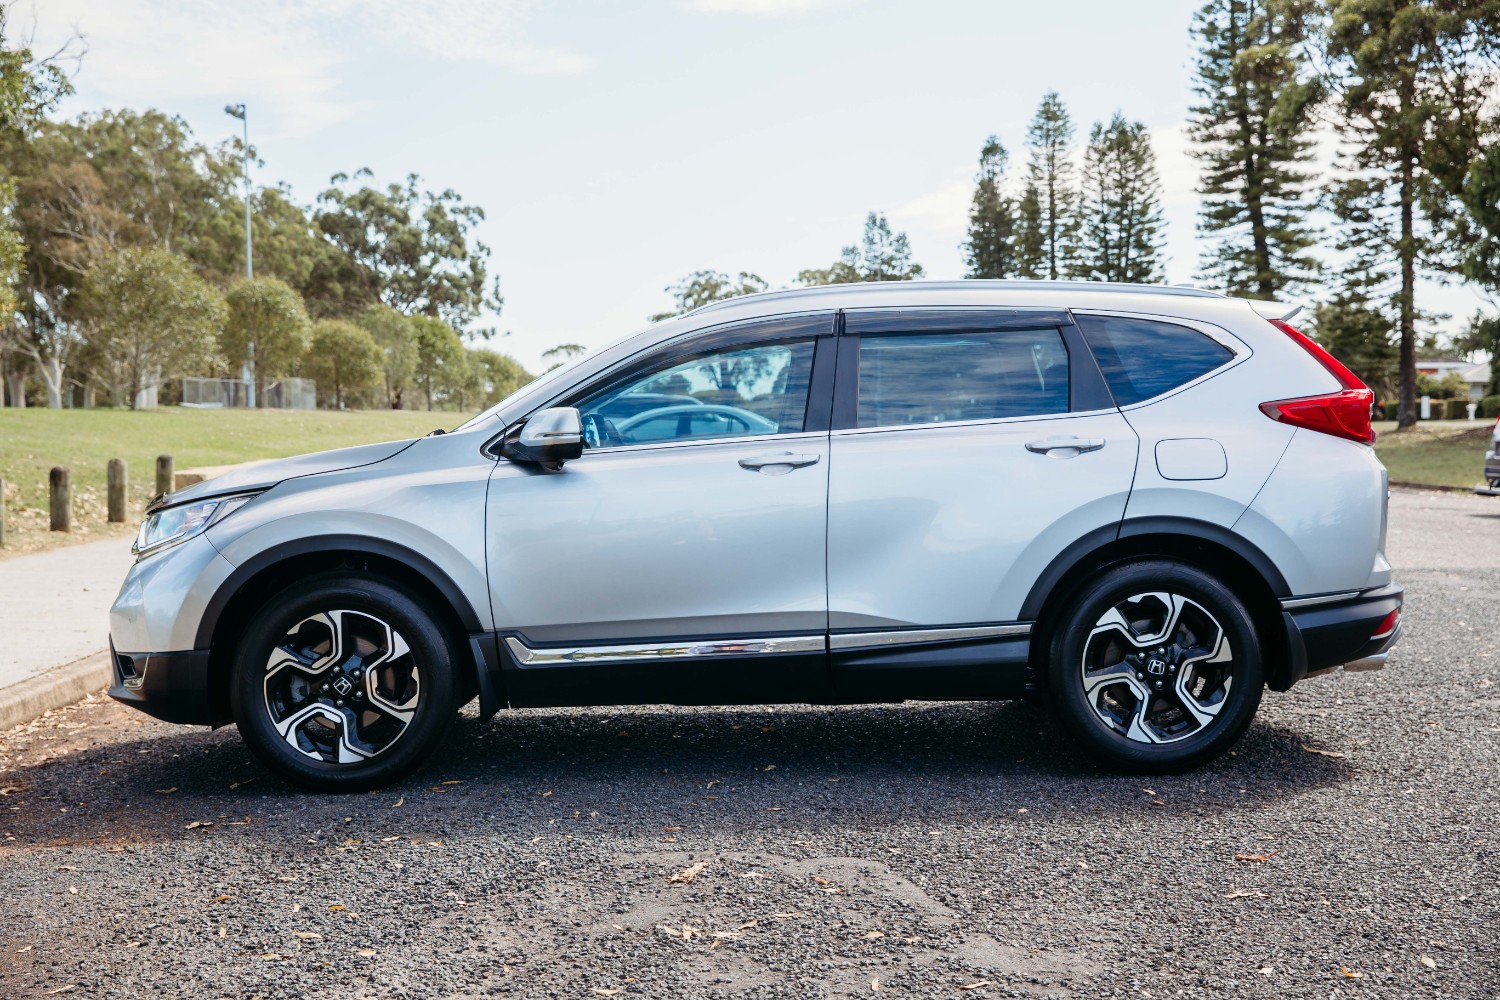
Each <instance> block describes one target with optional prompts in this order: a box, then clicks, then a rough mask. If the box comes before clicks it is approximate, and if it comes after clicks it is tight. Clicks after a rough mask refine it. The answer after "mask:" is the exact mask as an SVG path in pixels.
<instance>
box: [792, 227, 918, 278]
mask: <svg viewBox="0 0 1500 1000" xmlns="http://www.w3.org/2000/svg"><path fill="white" fill-rule="evenodd" d="M921 276H922V265H921V264H916V263H913V262H912V259H911V245H910V243H908V241H907V239H906V234H905V233H892V232H891V224H890V223H889V222H887V221H886V218H885V214H884V213H882V212H871V213H870V214H869V215H868V216H867V217H866V218H865V233H864V239H863V240H862V241H861V243H860V245H859V246H847V247H844V251H843V253H842V254H840V256H839V259H838V260H837V261H835V262H834V263H833V265H832V266H830V267H828V268H825V269H822V270H818V269H814V268H809V269H806V270H803V271H800V272H798V274H797V283H798V284H800V285H834V284H844V283H848V282H856V281H911V280H913V279H916V278H920V277H921Z"/></svg>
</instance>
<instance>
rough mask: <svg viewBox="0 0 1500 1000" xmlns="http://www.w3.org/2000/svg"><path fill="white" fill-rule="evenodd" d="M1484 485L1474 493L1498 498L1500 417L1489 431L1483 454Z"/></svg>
mask: <svg viewBox="0 0 1500 1000" xmlns="http://www.w3.org/2000/svg"><path fill="white" fill-rule="evenodd" d="M1484 483H1485V485H1484V486H1482V487H1480V488H1479V489H1476V490H1475V491H1474V492H1475V493H1479V494H1482V495H1484V496H1491V497H1500V416H1497V417H1496V418H1495V426H1494V427H1493V428H1491V429H1490V445H1489V450H1488V451H1486V452H1485V453H1484Z"/></svg>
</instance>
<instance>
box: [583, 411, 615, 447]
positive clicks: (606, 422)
mask: <svg viewBox="0 0 1500 1000" xmlns="http://www.w3.org/2000/svg"><path fill="white" fill-rule="evenodd" d="M583 443H584V444H585V445H587V446H588V447H590V448H610V447H613V446H615V445H621V444H624V443H625V439H624V438H623V437H621V436H620V432H619V431H618V430H616V429H615V422H614V421H613V420H610V419H609V418H608V417H604V416H600V415H599V414H597V413H589V414H586V415H585V416H584V418H583Z"/></svg>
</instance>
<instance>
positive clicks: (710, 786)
mask: <svg viewBox="0 0 1500 1000" xmlns="http://www.w3.org/2000/svg"><path fill="white" fill-rule="evenodd" d="M722 784H723V782H722V781H718V780H714V781H710V782H709V783H708V784H706V785H704V786H703V790H704V791H705V792H709V791H713V787H714V786H715V785H722Z"/></svg>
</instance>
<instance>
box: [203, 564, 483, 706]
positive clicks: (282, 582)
mask: <svg viewBox="0 0 1500 1000" xmlns="http://www.w3.org/2000/svg"><path fill="white" fill-rule="evenodd" d="M341 567H342V568H348V569H355V570H358V571H360V572H367V573H370V574H372V575H376V576H380V577H383V578H385V579H388V580H391V581H393V582H395V583H397V584H399V585H401V586H403V587H405V588H406V589H408V590H410V591H412V592H413V593H414V594H416V595H417V596H419V597H420V598H422V599H423V600H424V602H425V603H426V604H427V605H428V606H429V607H431V608H432V610H433V611H434V613H436V614H437V615H439V616H440V618H441V624H442V626H443V627H444V628H445V629H446V630H447V631H448V632H449V633H450V635H451V636H452V639H453V642H454V648H455V649H456V650H457V651H458V652H459V654H460V660H459V663H460V666H461V668H462V670H461V681H462V683H463V684H465V685H466V692H465V693H466V695H468V696H472V692H473V691H474V690H475V689H476V688H477V687H478V686H479V685H481V684H482V683H483V679H482V678H481V677H480V676H479V674H480V672H481V666H480V664H479V663H478V662H470V661H471V660H475V659H476V658H475V657H472V656H470V657H464V656H463V653H464V652H465V651H469V650H471V648H472V646H473V643H472V641H471V637H472V636H474V635H475V634H476V633H480V632H482V631H483V629H484V626H483V623H482V622H481V621H480V618H479V616H478V615H477V614H476V613H475V610H474V606H473V604H472V603H471V602H470V601H469V599H468V597H467V596H466V595H465V594H464V592H463V591H462V590H461V589H460V588H459V587H458V585H457V584H456V583H454V582H453V579H452V578H451V577H450V576H449V575H448V574H447V573H445V572H444V571H443V570H442V569H440V568H439V567H438V566H437V565H436V564H435V563H433V562H432V560H430V559H428V558H427V557H426V556H424V555H422V554H421V553H419V552H416V551H413V550H412V549H409V548H407V547H406V546H404V545H400V544H398V543H395V542H391V541H387V540H385V539H380V538H371V537H366V536H362V535H322V536H317V537H312V538H303V539H297V540H294V541H290V542H284V543H282V544H280V545H275V546H272V547H271V548H268V549H266V550H264V551H262V552H260V553H257V554H256V555H255V556H253V557H251V558H250V559H247V560H246V561H245V562H243V563H241V564H240V565H239V566H238V567H236V568H235V570H234V572H233V573H231V574H230V575H229V576H228V578H226V579H225V580H224V582H223V583H222V584H220V585H219V588H218V590H216V591H215V592H214V595H213V597H212V598H210V599H209V601H208V604H207V605H206V607H205V609H204V613H203V617H202V618H201V619H200V620H199V623H198V632H197V641H196V648H198V649H207V650H208V651H209V652H208V700H209V709H210V712H211V714H212V717H213V725H215V726H219V725H224V724H227V723H228V722H230V721H233V720H232V713H231V711H230V708H229V682H230V670H231V663H230V659H231V656H232V655H233V652H234V645H235V640H236V639H237V638H238V636H239V634H240V632H241V631H242V630H243V629H244V627H245V625H246V624H247V623H248V622H249V620H250V618H251V616H252V615H254V613H255V612H256V611H257V610H259V609H260V608H261V607H262V606H263V605H264V603H265V602H266V601H267V600H268V599H269V598H270V597H271V596H272V595H273V594H275V593H276V592H277V591H279V590H281V589H283V588H284V587H286V586H287V585H288V584H289V583H292V582H294V581H296V580H299V579H302V578H304V577H307V576H310V575H312V574H313V573H320V572H326V571H327V570H330V569H336V568H341ZM465 700H467V698H466V699H465Z"/></svg>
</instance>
